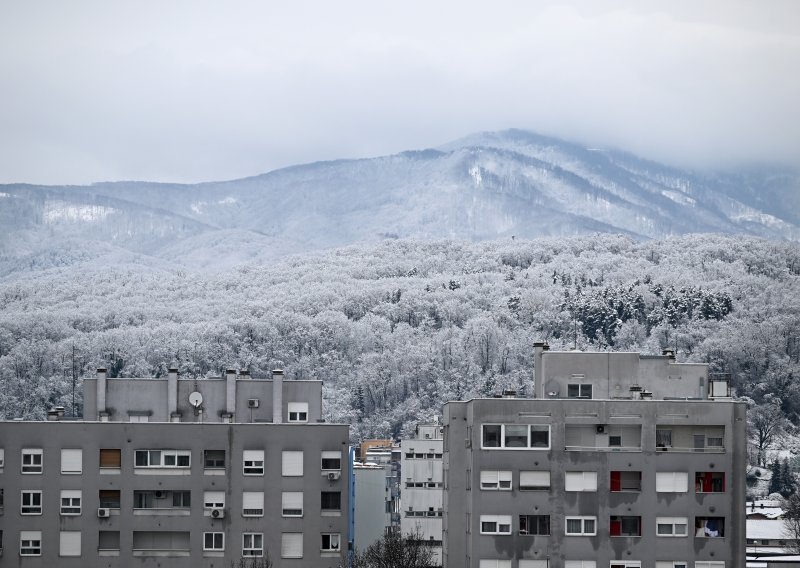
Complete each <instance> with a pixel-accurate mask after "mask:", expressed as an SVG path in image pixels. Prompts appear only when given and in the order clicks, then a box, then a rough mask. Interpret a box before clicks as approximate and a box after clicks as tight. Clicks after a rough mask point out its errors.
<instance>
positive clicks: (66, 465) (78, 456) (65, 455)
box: [61, 450, 83, 473]
mask: <svg viewBox="0 0 800 568" xmlns="http://www.w3.org/2000/svg"><path fill="white" fill-rule="evenodd" d="M82 471H83V450H61V473H81V472H82Z"/></svg>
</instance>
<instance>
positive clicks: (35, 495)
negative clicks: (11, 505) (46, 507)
mask: <svg viewBox="0 0 800 568" xmlns="http://www.w3.org/2000/svg"><path fill="white" fill-rule="evenodd" d="M20 505H21V506H20V514H22V515H41V514H42V492H41V491H38V490H37V491H30V490H25V491H23V492H22V500H21V503H20Z"/></svg>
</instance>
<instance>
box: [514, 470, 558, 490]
mask: <svg viewBox="0 0 800 568" xmlns="http://www.w3.org/2000/svg"><path fill="white" fill-rule="evenodd" d="M549 487H550V472H549V471H520V472H519V489H520V491H525V490H528V491H530V490H535V489H547V488H549Z"/></svg>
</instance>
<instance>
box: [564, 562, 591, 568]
mask: <svg viewBox="0 0 800 568" xmlns="http://www.w3.org/2000/svg"><path fill="white" fill-rule="evenodd" d="M564 568H597V562H595V561H594V560H566V561H564Z"/></svg>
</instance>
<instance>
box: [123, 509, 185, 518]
mask: <svg viewBox="0 0 800 568" xmlns="http://www.w3.org/2000/svg"><path fill="white" fill-rule="evenodd" d="M191 514H192V511H191V510H190V509H178V508H173V509H170V508H165V509H134V510H133V516H134V517H145V516H153V517H188V516H190V515H191Z"/></svg>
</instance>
